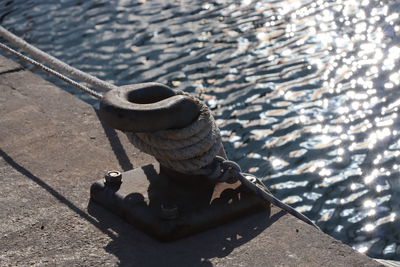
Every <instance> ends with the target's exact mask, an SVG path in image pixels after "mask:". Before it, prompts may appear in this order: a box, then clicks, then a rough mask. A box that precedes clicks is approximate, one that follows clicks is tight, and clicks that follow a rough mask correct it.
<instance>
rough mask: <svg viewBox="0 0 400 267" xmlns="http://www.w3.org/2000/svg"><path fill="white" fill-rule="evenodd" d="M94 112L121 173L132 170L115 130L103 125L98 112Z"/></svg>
mask: <svg viewBox="0 0 400 267" xmlns="http://www.w3.org/2000/svg"><path fill="white" fill-rule="evenodd" d="M94 111H95V113H96V115H97V117H98V119H99V121H100V123H101V126H102V127H103V130H104V133H105V134H106V136H107V139H108V141H109V142H110V145H111V149H112V151H113V152H114V155H115V157H116V158H117V160H118V163H119V165H120V166H121V168H122V170H123V171H129V170H132V169H133V165H132V163H131V161H130V159H129V157H128V155H127V154H126V151H125V149H124V147H123V145H122V143H121V141H120V140H119V136H118V134H117V132H116V131H115V129H113V128H111V127H109V126H107V125H106V124H104V122H103V121H102V120H101V119H100V116H99V111H98V110H97V109H94Z"/></svg>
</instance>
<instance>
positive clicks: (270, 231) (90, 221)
mask: <svg viewBox="0 0 400 267" xmlns="http://www.w3.org/2000/svg"><path fill="white" fill-rule="evenodd" d="M0 129H1V130H0V148H1V150H0V153H1V156H2V159H1V160H0V185H1V186H0V265H1V266H26V265H37V266H43V265H49V266H55V265H57V266H74V265H79V266H115V265H120V266H378V265H379V264H378V263H377V262H376V261H374V260H372V259H370V258H368V257H366V256H365V255H362V254H359V253H358V252H356V251H354V250H352V249H351V248H350V247H348V246H346V245H344V244H341V243H340V242H339V241H336V240H334V239H333V238H331V237H329V236H328V235H325V234H323V233H321V232H318V231H316V230H315V229H314V228H312V227H311V226H309V225H306V224H305V223H303V222H301V221H299V220H297V219H295V218H293V217H292V216H289V215H286V214H285V213H284V212H282V211H280V210H278V209H275V208H273V210H272V214H271V218H266V216H265V215H264V214H263V213H260V214H256V215H254V216H250V217H247V218H244V219H242V220H239V221H235V222H232V223H230V224H227V225H225V226H222V227H218V228H215V229H213V230H210V231H208V232H205V233H201V234H198V235H195V236H192V237H189V238H186V239H183V240H180V241H177V242H173V243H167V244H164V243H159V242H157V241H154V240H153V239H151V238H149V237H147V236H146V235H144V234H142V233H141V232H139V231H137V230H136V229H134V228H133V227H131V226H130V225H128V224H126V223H125V222H123V221H121V220H120V219H119V218H118V217H116V216H114V215H112V214H111V213H109V212H107V211H105V210H103V209H102V208H100V207H98V206H96V205H95V204H91V203H89V188H90V185H91V183H92V182H93V181H95V180H97V179H99V178H100V177H102V175H103V174H104V172H105V171H106V170H109V169H118V170H128V169H131V168H132V167H137V166H140V165H143V164H147V163H150V162H152V161H153V159H152V158H151V157H149V156H147V155H144V154H142V153H139V152H138V151H137V150H136V149H134V148H133V147H132V146H131V145H129V144H128V142H127V140H126V138H125V137H124V136H123V135H122V134H120V133H116V132H115V131H114V130H112V129H110V128H108V127H106V126H105V125H103V124H102V123H101V122H99V119H98V116H97V114H96V111H95V110H94V109H93V108H92V107H91V106H89V105H87V104H85V103H84V102H82V101H80V100H78V99H76V98H75V97H73V96H72V95H70V94H68V93H66V92H64V91H62V90H61V89H59V88H57V87H55V86H54V85H52V84H50V83H49V82H47V81H44V80H43V79H41V78H40V77H38V76H36V75H34V74H32V73H31V72H29V71H26V70H23V69H22V68H21V67H20V66H19V65H18V64H16V63H14V62H12V61H10V60H8V59H5V58H4V57H0Z"/></svg>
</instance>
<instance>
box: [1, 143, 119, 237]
mask: <svg viewBox="0 0 400 267" xmlns="http://www.w3.org/2000/svg"><path fill="white" fill-rule="evenodd" d="M0 155H1V157H2V158H3V159H4V161H5V162H6V163H8V164H9V165H10V166H11V167H13V168H14V169H15V170H16V171H18V172H19V173H21V174H22V175H24V176H25V177H27V178H28V179H30V180H32V181H33V182H35V183H36V184H37V185H39V186H40V187H42V188H43V189H44V190H46V191H47V192H48V193H49V194H50V195H52V196H53V197H54V198H56V199H57V200H58V201H60V202H61V203H63V204H64V205H66V206H67V207H68V208H69V209H71V210H72V211H73V212H75V213H76V214H78V215H79V216H81V217H82V218H83V219H85V220H86V221H88V222H89V223H91V224H93V225H94V226H96V227H97V228H99V229H100V230H101V231H103V233H105V234H106V235H108V236H110V237H111V238H115V234H114V233H112V232H111V231H109V230H107V229H105V228H102V227H100V226H99V222H97V221H96V220H95V219H94V218H93V217H91V216H89V215H88V214H87V213H86V212H84V211H83V210H81V209H80V208H78V207H77V206H75V205H74V204H73V203H72V202H71V201H69V200H68V199H67V198H65V197H64V196H63V195H61V194H60V193H58V192H57V191H56V190H55V189H54V188H52V187H51V186H50V185H48V184H47V183H45V182H44V181H43V180H42V179H40V178H39V177H37V176H35V175H34V174H32V173H31V172H30V171H29V170H27V169H25V168H24V167H22V166H21V165H19V164H18V163H17V162H15V161H14V159H12V158H11V157H10V156H9V155H8V154H7V153H6V152H4V151H3V150H2V149H0Z"/></svg>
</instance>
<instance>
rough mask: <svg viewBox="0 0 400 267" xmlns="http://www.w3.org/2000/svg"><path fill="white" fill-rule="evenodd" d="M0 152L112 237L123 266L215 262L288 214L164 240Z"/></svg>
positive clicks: (256, 217) (112, 249)
mask: <svg viewBox="0 0 400 267" xmlns="http://www.w3.org/2000/svg"><path fill="white" fill-rule="evenodd" d="M0 155H1V157H2V158H3V159H4V160H5V162H6V163H7V164H9V165H10V166H11V167H13V168H14V169H15V170H17V171H18V172H19V173H21V174H22V175H24V176H25V177H27V178H28V179H30V180H32V181H33V182H35V183H36V184H37V185H39V186H40V187H42V188H43V189H44V190H46V191H47V192H48V193H49V194H51V195H52V196H53V197H54V198H56V199H57V200H58V201H59V202H61V203H63V204H64V205H66V206H67V207H68V208H69V209H70V210H72V211H73V212H75V213H76V214H78V215H79V216H80V217H81V218H82V219H84V220H86V221H87V222H89V223H90V224H92V225H94V226H95V227H97V228H98V229H99V230H100V231H102V232H103V233H104V234H106V235H108V236H109V237H110V238H111V239H112V240H111V242H110V243H109V244H108V245H107V246H106V247H105V250H106V251H108V252H109V253H111V254H113V255H115V256H116V257H118V259H119V261H120V266H161V265H162V266H212V263H211V261H210V260H211V259H212V258H223V257H226V256H227V255H229V254H230V253H231V252H232V251H233V250H234V249H235V248H237V247H239V246H241V245H243V244H245V243H247V242H249V241H250V240H251V239H253V238H255V237H256V236H257V235H258V234H260V233H261V232H262V231H264V230H265V229H266V228H268V227H269V226H270V225H272V224H273V223H275V222H276V221H278V220H279V218H281V217H282V216H283V215H285V214H286V212H284V211H281V212H278V213H276V214H274V215H272V216H271V217H270V218H268V216H267V214H266V213H263V212H260V213H258V214H255V215H252V216H248V217H245V218H243V219H240V220H237V221H233V222H231V223H228V224H226V225H223V226H220V227H217V228H214V229H211V230H209V231H206V232H203V233H200V234H197V235H194V236H191V237H188V238H184V239H181V240H178V241H175V242H171V243H161V242H158V241H156V240H154V239H152V238H150V237H148V236H147V235H145V234H144V233H142V232H140V231H138V230H136V229H135V228H134V227H133V226H131V225H129V224H127V223H125V222H124V221H123V220H121V219H120V218H119V217H117V216H115V215H114V214H112V213H110V212H108V211H106V210H105V209H103V208H102V207H100V206H98V205H96V204H95V203H93V202H92V201H90V202H89V205H88V212H89V214H88V213H86V212H85V211H83V210H81V209H80V208H78V207H77V206H76V205H74V204H73V203H72V202H71V201H69V200H68V199H67V198H65V197H64V196H63V195H61V194H60V193H59V192H57V191H56V190H55V189H54V188H52V187H51V186H50V185H48V184H47V183H45V182H44V181H43V180H42V179H40V178H39V177H37V176H35V175H34V174H33V173H31V172H30V171H29V170H27V169H25V168H24V167H23V166H21V165H20V164H18V163H17V162H15V161H14V160H13V159H12V158H11V157H10V156H9V155H8V154H7V153H6V152H4V151H3V150H2V149H0ZM92 216H93V217H95V218H97V219H98V220H99V221H97V220H96V219H95V218H93V217H92Z"/></svg>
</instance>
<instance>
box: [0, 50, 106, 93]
mask: <svg viewBox="0 0 400 267" xmlns="http://www.w3.org/2000/svg"><path fill="white" fill-rule="evenodd" d="M0 47H1V48H3V49H4V50H6V51H8V52H10V53H12V54H13V55H16V56H18V57H19V58H21V59H23V60H25V61H27V62H29V63H31V64H32V65H34V66H36V67H38V68H40V69H42V70H44V71H46V72H48V73H50V74H52V75H54V76H56V77H57V78H59V79H61V80H63V81H65V82H67V83H69V84H71V85H72V86H75V87H76V88H78V89H80V90H82V91H84V92H85V93H88V94H89V95H91V96H94V97H95V98H98V99H102V98H103V95H102V94H100V93H98V92H96V91H94V90H92V89H90V88H89V87H86V86H84V85H82V84H80V83H77V82H75V81H74V80H71V79H70V78H68V77H66V76H64V75H62V74H61V73H59V72H57V71H55V70H52V69H50V68H48V67H46V66H45V65H43V64H41V63H39V62H37V61H35V60H34V59H31V58H29V57H27V56H25V55H23V54H21V53H19V52H17V51H15V50H14V49H12V48H11V47H8V46H7V45H5V44H3V43H0Z"/></svg>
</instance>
